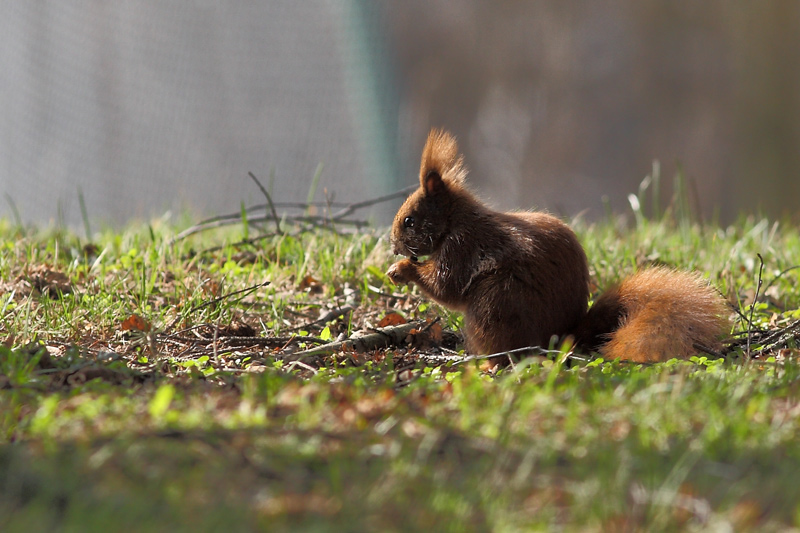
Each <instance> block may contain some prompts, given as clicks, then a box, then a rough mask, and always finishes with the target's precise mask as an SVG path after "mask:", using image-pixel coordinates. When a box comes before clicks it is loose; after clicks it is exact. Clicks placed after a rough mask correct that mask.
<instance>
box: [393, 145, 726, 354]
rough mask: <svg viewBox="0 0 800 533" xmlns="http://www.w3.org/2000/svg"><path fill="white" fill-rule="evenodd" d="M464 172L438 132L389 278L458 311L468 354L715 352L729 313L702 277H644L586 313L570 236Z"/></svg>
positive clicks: (399, 232) (410, 201)
mask: <svg viewBox="0 0 800 533" xmlns="http://www.w3.org/2000/svg"><path fill="white" fill-rule="evenodd" d="M466 173H467V171H466V168H465V166H464V162H463V157H462V156H461V155H460V154H459V151H458V145H457V143H456V140H455V138H454V137H453V136H452V135H450V134H449V133H447V132H445V131H439V130H433V131H431V133H430V135H429V136H428V140H427V143H426V144H425V148H424V149H423V151H422V163H421V165H420V174H419V178H420V188H419V189H417V191H415V192H414V193H412V194H411V196H409V197H408V198H407V199H406V201H405V203H404V204H403V205H402V206H401V207H400V210H399V211H398V212H397V215H396V216H395V219H394V223H393V224H392V232H391V242H392V251H393V252H394V253H395V254H397V255H404V256H406V258H404V259H401V260H400V261H398V262H396V263H394V264H393V265H392V266H391V267H390V268H389V271H388V272H387V275H388V277H389V278H390V279H391V280H392V282H393V283H395V284H398V285H399V284H402V283H414V284H416V285H417V286H418V287H419V288H420V289H421V290H422V292H423V293H424V294H426V295H427V296H428V297H430V298H432V299H433V300H435V301H437V302H438V303H440V304H442V305H444V306H445V307H449V308H451V309H454V310H457V311H461V312H463V313H464V325H465V328H464V329H465V334H466V335H465V336H466V348H467V350H468V351H469V352H470V353H479V354H494V353H500V352H504V351H508V350H513V349H515V348H523V347H527V346H541V347H545V348H546V347H548V346H549V344H550V342H551V338H552V337H553V336H557V337H559V338H561V339H565V338H567V337H568V336H571V337H572V338H573V339H574V341H575V343H576V344H577V346H578V347H579V348H580V349H582V350H588V351H591V352H597V353H599V354H600V355H601V356H602V357H603V358H605V359H624V360H628V361H634V362H657V361H665V360H667V359H671V358H673V357H678V358H688V357H689V356H691V355H694V354H696V353H698V352H701V351H707V350H710V351H718V350H719V349H720V346H721V341H720V339H721V337H722V336H723V335H724V334H725V333H726V330H727V329H728V328H729V318H728V316H729V310H728V305H727V303H726V301H725V300H724V299H723V298H722V296H721V295H720V294H719V293H718V292H717V291H716V290H715V289H714V288H713V287H712V286H710V285H709V284H708V283H707V282H706V281H704V280H703V279H702V277H701V276H700V275H698V274H695V273H689V272H682V271H677V270H673V269H670V268H666V267H652V268H648V269H645V270H642V271H640V272H639V273H637V274H634V275H633V276H631V277H629V278H627V279H625V280H624V281H622V283H620V284H619V285H616V286H614V287H612V288H610V289H608V290H607V291H606V292H605V293H603V294H602V295H601V296H600V297H599V298H598V299H597V300H596V301H595V303H594V305H593V306H592V307H591V309H588V301H589V268H588V263H587V260H586V253H585V252H584V250H583V247H582V246H581V244H580V242H578V238H577V236H576V235H575V233H574V232H573V231H572V229H570V228H569V226H567V225H566V224H565V223H563V222H562V221H560V220H559V219H557V218H556V217H553V216H551V215H548V214H546V213H539V212H514V213H502V212H498V211H494V210H492V209H490V208H489V207H487V206H486V205H484V204H483V203H482V202H481V201H480V200H479V199H478V198H477V197H476V196H475V195H474V194H473V193H471V192H470V191H469V190H468V189H467V188H466V186H465V184H464V179H465V176H466ZM423 256H427V259H424V260H420V258H423ZM498 359H499V358H498ZM498 362H499V361H498V360H495V363H498Z"/></svg>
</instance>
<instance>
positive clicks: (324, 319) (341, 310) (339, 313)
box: [286, 305, 353, 331]
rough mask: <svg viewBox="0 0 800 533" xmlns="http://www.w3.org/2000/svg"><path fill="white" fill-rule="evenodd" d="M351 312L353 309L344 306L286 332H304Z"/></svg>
mask: <svg viewBox="0 0 800 533" xmlns="http://www.w3.org/2000/svg"><path fill="white" fill-rule="evenodd" d="M352 312H353V307H352V306H350V305H345V306H344V307H340V308H338V309H334V310H333V311H330V312H329V313H326V314H325V315H324V316H322V317H320V318H318V319H317V320H314V321H313V322H309V323H308V324H304V325H302V326H295V327H293V328H289V329H287V330H286V331H300V330H304V329H309V328H312V327H314V326H316V325H317V324H325V323H326V322H330V321H332V320H336V319H337V318H339V317H340V316H342V315H346V314H347V313H352Z"/></svg>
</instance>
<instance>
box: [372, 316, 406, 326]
mask: <svg viewBox="0 0 800 533" xmlns="http://www.w3.org/2000/svg"><path fill="white" fill-rule="evenodd" d="M405 323H406V319H405V318H403V315H401V314H400V313H394V312H392V313H387V314H386V316H385V317H383V318H382V319H381V321H380V322H378V327H379V328H385V327H387V326H399V325H400V324H405Z"/></svg>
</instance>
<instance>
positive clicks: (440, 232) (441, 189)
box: [392, 130, 466, 258]
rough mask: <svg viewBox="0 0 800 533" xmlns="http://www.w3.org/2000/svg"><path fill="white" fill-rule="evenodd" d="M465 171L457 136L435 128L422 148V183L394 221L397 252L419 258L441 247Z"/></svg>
mask: <svg viewBox="0 0 800 533" xmlns="http://www.w3.org/2000/svg"><path fill="white" fill-rule="evenodd" d="M465 175H466V170H465V169H464V164H463V159H462V157H461V156H460V155H459V153H458V144H457V143H456V140H455V138H454V137H453V136H452V135H450V134H449V133H447V132H446V131H442V130H432V131H431V133H430V135H428V141H427V142H426V143H425V148H424V149H423V150H422V163H421V165H420V171H419V180H420V187H419V189H417V190H416V191H415V192H414V193H412V194H411V196H409V197H408V198H407V199H406V201H405V203H404V204H403V205H402V206H401V207H400V209H399V210H398V211H397V215H395V218H394V223H393V224H392V251H393V252H394V253H395V254H398V255H405V256H408V257H412V258H416V257H418V256H421V255H430V254H433V253H435V252H436V251H437V250H438V249H439V247H440V246H441V244H442V241H443V239H444V238H445V237H446V236H447V234H448V233H449V232H450V230H451V219H452V214H453V212H454V210H456V209H458V205H459V198H460V197H461V196H463V194H464V193H465V190H464V189H463V181H464V177H465Z"/></svg>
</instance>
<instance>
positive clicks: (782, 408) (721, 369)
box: [0, 194, 800, 532]
mask: <svg viewBox="0 0 800 533" xmlns="http://www.w3.org/2000/svg"><path fill="white" fill-rule="evenodd" d="M640 196H642V194H640ZM642 203H644V202H642ZM634 215H635V217H634V219H635V221H636V223H635V227H633V228H630V227H628V226H627V225H625V224H622V223H621V221H620V219H617V218H609V219H608V220H606V221H604V222H602V223H597V224H591V225H590V224H586V223H583V222H580V221H578V222H576V224H575V227H576V230H577V231H578V233H579V235H580V238H581V240H582V242H583V243H584V245H585V247H586V249H587V254H588V256H589V258H590V262H591V264H592V274H593V277H594V279H595V281H596V282H597V284H598V285H599V286H600V287H603V286H606V285H608V284H610V283H613V282H614V281H618V280H619V279H621V278H622V277H624V276H625V275H627V274H629V273H631V272H632V271H634V270H635V269H636V268H639V267H642V266H645V265H647V264H650V263H664V264H669V265H673V266H677V267H681V268H692V269H697V270H700V271H702V272H704V273H705V274H706V275H707V276H708V277H709V278H710V279H711V280H712V281H713V282H714V283H715V285H716V286H718V287H719V288H720V290H721V291H722V292H723V294H725V295H726V296H727V297H728V298H729V299H730V300H731V301H732V302H736V303H737V304H738V305H739V306H740V309H741V311H742V312H743V313H745V314H749V312H750V307H749V306H750V304H751V303H752V301H753V298H754V296H755V293H756V288H757V282H758V277H759V271H760V270H761V263H760V260H759V258H758V254H760V255H761V257H763V272H762V280H763V285H762V287H761V290H760V291H759V298H758V301H757V302H756V304H755V308H754V311H753V316H754V323H755V326H756V327H757V328H762V329H775V328H778V327H780V326H783V325H786V324H787V323H789V322H790V321H792V320H795V319H797V318H800V312H799V311H798V307H800V289H799V288H798V283H797V280H798V276H800V269H795V270H789V269H790V268H791V267H793V266H795V265H797V264H800V232H798V230H797V228H794V227H791V226H787V225H783V224H779V223H776V222H773V221H767V220H762V219H755V218H743V219H742V220H740V221H739V223H737V224H736V225H734V226H731V227H730V228H719V227H715V226H713V225H701V224H696V223H692V222H691V220H688V219H687V217H685V216H681V217H675V216H674V215H673V214H671V213H670V212H667V213H666V214H664V215H659V216H658V218H656V219H654V218H648V217H646V216H644V214H642V213H641V211H636V212H635V213H634ZM178 226H180V224H177V225H176V224H172V223H170V222H168V221H154V222H153V223H152V224H150V225H146V226H132V227H129V228H127V229H124V230H123V231H120V232H112V231H104V232H102V233H100V234H96V235H93V238H92V242H91V243H89V242H87V241H86V240H85V238H83V237H81V236H79V234H76V233H72V232H69V231H65V230H56V229H36V228H19V227H15V226H12V225H10V224H9V223H7V222H4V223H0V234H2V236H3V239H2V242H3V244H2V246H1V247H0V280H2V281H0V341H3V346H2V347H0V530H2V531H4V532H10V531H36V530H63V531H100V530H102V531H107V530H109V529H113V530H124V531H150V530H170V531H172V530H177V531H190V530H191V531H206V530H207V531H217V530H223V529H224V530H230V531H240V530H241V531H251V530H254V529H259V528H260V529H268V530H279V531H280V530H287V531H298V530H300V531H342V530H348V531H360V530H373V531H375V530H377V531H419V530H431V531H434V530H435V531H486V530H496V531H530V530H551V529H564V530H568V531H573V530H580V531H587V530H588V531H592V530H595V531H608V530H643V531H644V530H646V531H660V530H661V531H672V530H677V529H689V530H692V529H694V530H708V529H714V528H716V529H722V528H725V527H728V526H732V527H733V528H734V529H736V530H750V529H752V530H756V529H758V530H765V529H766V530H769V529H775V530H779V529H784V528H787V527H792V526H793V527H800V504H798V500H797V488H796V487H797V479H796V477H797V474H796V472H799V471H800V446H798V444H797V443H798V442H800V379H799V378H800V364H798V363H797V361H796V359H795V357H796V356H797V351H796V349H795V350H793V349H792V348H793V346H794V344H793V342H794V341H790V342H789V344H788V349H786V350H784V351H782V352H778V351H770V352H766V353H764V354H761V355H760V357H758V358H754V359H752V360H746V359H747V358H746V357H744V356H743V354H742V353H741V350H736V351H734V352H732V354H731V355H730V357H729V358H728V359H727V360H713V359H709V358H695V359H694V360H693V361H688V362H686V361H684V362H678V361H671V362H668V363H664V364H659V365H652V366H641V365H629V364H624V363H619V362H613V363H608V362H602V361H593V362H591V363H589V364H575V365H571V366H570V365H567V364H562V363H559V362H555V363H554V362H551V361H545V362H544V363H540V362H534V361H533V360H526V361H523V362H522V363H520V364H518V365H517V366H516V367H515V368H513V369H507V370H504V371H502V372H501V373H500V374H499V375H498V376H489V375H486V374H485V373H482V372H481V371H480V370H479V368H478V367H477V366H474V365H472V364H464V365H458V366H450V367H448V366H439V367H434V366H431V365H426V364H425V363H423V362H419V361H417V362H415V359H416V357H415V354H416V353H417V352H416V351H415V350H414V349H409V348H407V347H404V346H399V347H392V348H389V349H387V350H378V351H376V352H373V353H369V354H361V355H355V354H335V355H334V356H331V357H328V358H326V359H325V360H324V361H323V364H322V366H320V367H318V368H317V367H310V366H307V365H291V364H287V363H285V362H281V361H280V359H281V356H282V355H283V354H284V353H286V350H293V349H298V348H300V347H301V345H300V344H301V343H300V342H294V343H293V342H292V341H287V342H285V343H281V344H277V345H261V346H247V347H243V346H236V345H234V344H235V343H233V344H232V343H231V342H229V341H224V338H225V337H226V336H230V335H239V336H245V335H247V336H260V337H288V336H290V335H292V334H299V335H303V336H304V337H305V338H311V337H316V336H322V335H323V330H324V329H325V328H327V330H328V332H327V334H326V335H327V336H330V337H336V336H339V335H344V336H349V335H350V334H352V332H354V331H356V330H359V329H362V328H366V327H371V326H375V325H376V324H377V323H378V321H379V320H380V318H381V317H382V316H383V315H384V314H385V313H387V312H389V311H393V310H399V311H400V312H401V313H403V314H404V315H405V316H406V317H407V318H426V317H427V318H431V317H442V318H443V319H444V320H443V324H444V325H445V326H446V327H449V328H457V327H458V325H459V324H460V317H459V316H458V315H456V314H453V313H449V312H447V311H445V310H443V309H441V308H439V307H438V306H436V305H432V304H429V303H428V302H426V301H425V300H424V299H422V298H420V297H419V296H418V295H417V293H416V291H415V290H411V291H409V290H407V289H403V290H402V291H400V290H398V289H396V288H394V287H392V286H391V285H390V284H388V282H387V280H386V279H385V277H384V276H383V274H382V272H385V270H386V268H387V267H388V265H389V263H390V261H391V260H392V257H391V255H390V252H389V247H388V245H387V243H386V241H385V235H383V234H382V233H381V232H377V231H372V232H363V233H361V234H358V235H352V236H343V235H337V234H336V233H333V232H330V231H323V230H320V231H317V232H307V233H298V234H296V235H285V236H269V237H266V238H264V239H263V240H260V241H257V243H255V244H254V245H251V244H242V243H239V241H241V240H242V239H245V238H251V237H253V235H254V231H255V230H254V228H253V227H240V228H238V229H230V228H229V229H225V230H217V231H215V232H206V233H201V234H199V235H195V236H193V237H191V238H189V239H186V240H181V241H179V242H177V243H173V242H171V238H172V237H173V236H174V235H175V234H177V233H178V230H179V229H181V228H180V227H178ZM87 231H88V229H87ZM266 281H269V284H268V285H265V286H264V285H263V283H264V282H266ZM252 287H255V288H253V289H252V290H250V291H245V292H242V293H237V294H235V295H231V296H227V297H226V295H229V294H231V293H234V292H236V291H241V290H243V289H246V288H252ZM342 305H353V306H354V307H355V311H354V313H353V314H352V316H347V315H346V316H345V317H344V318H343V319H339V320H335V321H332V322H331V323H329V324H315V323H314V321H315V320H316V319H317V318H318V317H319V316H320V314H324V312H325V311H327V310H329V309H333V308H337V307H340V306H342ZM132 315H136V316H138V317H141V319H142V320H144V321H145V322H146V323H147V324H148V325H150V326H151V329H150V331H138V330H136V329H128V328H126V327H124V326H123V324H124V323H125V321H126V320H127V319H129V318H130V317H131V316H132ZM242 328H249V329H242ZM747 329H748V328H747V326H746V325H745V323H744V322H743V321H742V320H739V321H738V322H737V324H736V331H735V332H732V333H738V334H740V335H741V332H743V331H746V330H747ZM215 331H216V333H215ZM242 331H245V332H246V333H242ZM192 339H194V340H192ZM215 339H216V340H215ZM222 341H224V342H222ZM303 343H304V345H311V344H313V341H312V340H304V341H303ZM754 347H757V345H756V346H754Z"/></svg>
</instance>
